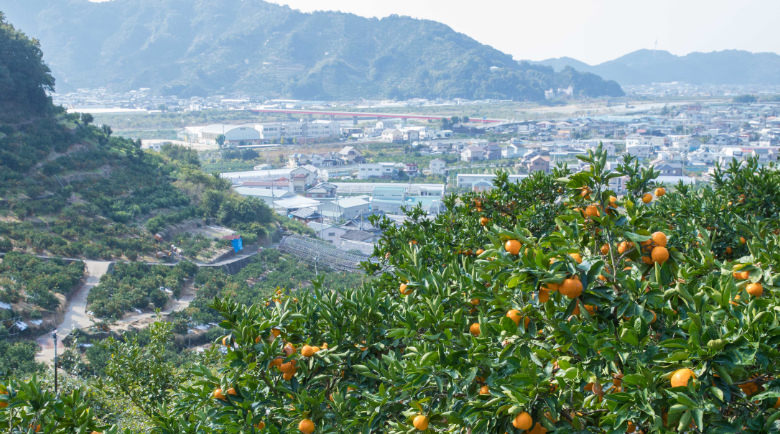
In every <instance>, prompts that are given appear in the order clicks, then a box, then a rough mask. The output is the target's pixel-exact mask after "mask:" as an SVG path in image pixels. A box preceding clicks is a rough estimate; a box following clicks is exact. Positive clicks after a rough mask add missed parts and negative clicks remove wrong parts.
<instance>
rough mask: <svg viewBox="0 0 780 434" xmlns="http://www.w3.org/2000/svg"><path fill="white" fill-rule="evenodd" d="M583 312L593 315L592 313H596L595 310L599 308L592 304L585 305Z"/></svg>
mask: <svg viewBox="0 0 780 434" xmlns="http://www.w3.org/2000/svg"><path fill="white" fill-rule="evenodd" d="M585 310H587V311H588V314H590V315H593V314H594V313H596V311H597V310H599V307H598V306H594V305H592V304H586V305H585Z"/></svg>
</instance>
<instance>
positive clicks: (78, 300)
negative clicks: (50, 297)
mask: <svg viewBox="0 0 780 434" xmlns="http://www.w3.org/2000/svg"><path fill="white" fill-rule="evenodd" d="M84 263H85V264H86V265H87V279H86V280H85V281H84V283H83V284H82V285H81V287H79V289H77V290H76V293H75V294H74V295H73V297H72V298H71V299H70V301H68V305H67V306H66V307H65V315H64V317H63V319H62V323H60V324H59V326H58V327H57V341H58V342H57V345H58V347H59V349H60V350H62V349H64V346H62V339H63V338H64V337H65V336H67V335H68V333H70V332H71V331H73V330H74V329H79V328H86V327H89V326H91V325H92V320H91V319H90V317H89V316H87V295H89V291H90V290H91V289H92V287H94V286H95V285H97V284H98V282H100V278H101V277H102V276H103V275H104V274H106V272H108V267H109V265H110V264H111V262H109V261H89V260H85V261H84ZM36 342H38V345H40V346H41V352H39V353H38V354H37V355H36V356H35V359H36V360H37V361H39V362H45V363H50V362H51V361H52V360H54V343H53V342H52V338H51V333H46V334H45V335H43V336H40V337H38V339H36Z"/></svg>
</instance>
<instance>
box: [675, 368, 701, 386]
mask: <svg viewBox="0 0 780 434" xmlns="http://www.w3.org/2000/svg"><path fill="white" fill-rule="evenodd" d="M691 378H696V374H694V373H693V371H691V370H690V369H688V368H682V369H678V370H676V371H674V373H672V377H671V378H670V379H669V382H670V383H671V384H672V387H685V386H687V385H688V380H690V379H691Z"/></svg>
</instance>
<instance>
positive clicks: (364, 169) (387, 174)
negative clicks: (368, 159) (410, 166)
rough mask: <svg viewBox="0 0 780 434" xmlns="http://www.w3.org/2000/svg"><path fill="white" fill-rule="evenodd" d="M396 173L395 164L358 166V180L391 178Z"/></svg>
mask: <svg viewBox="0 0 780 434" xmlns="http://www.w3.org/2000/svg"><path fill="white" fill-rule="evenodd" d="M397 173H398V168H397V167H396V165H395V163H366V164H360V165H358V179H368V178H392V177H394V176H395V175H396V174H397Z"/></svg>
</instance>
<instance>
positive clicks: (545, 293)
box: [539, 287, 550, 303]
mask: <svg viewBox="0 0 780 434" xmlns="http://www.w3.org/2000/svg"><path fill="white" fill-rule="evenodd" d="M548 300H550V290H548V289H546V288H544V287H542V288H539V303H547V301H548Z"/></svg>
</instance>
